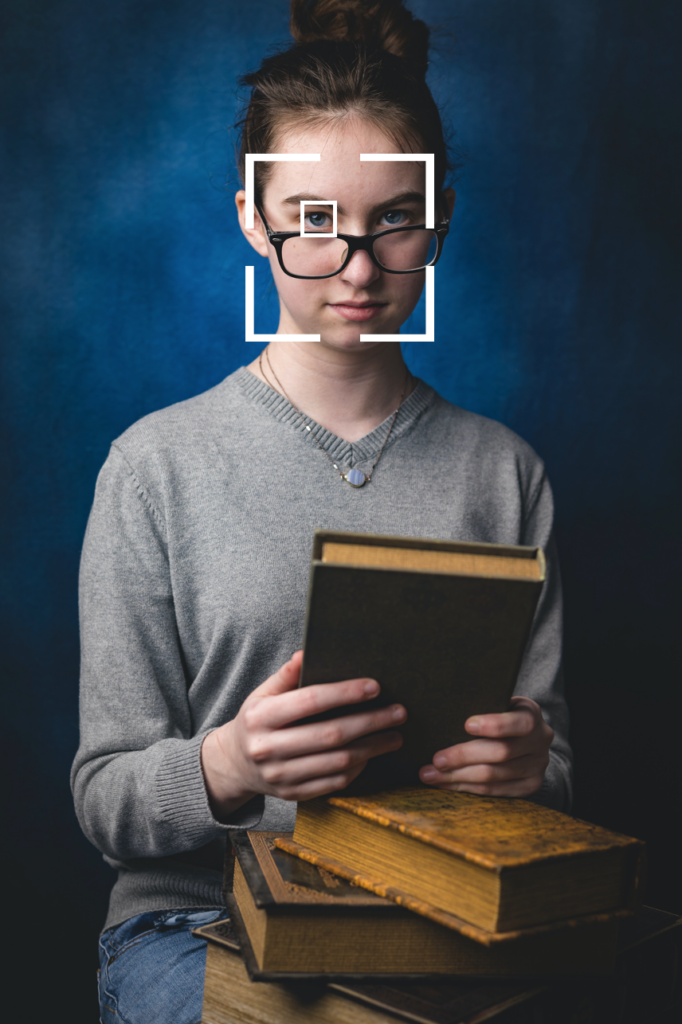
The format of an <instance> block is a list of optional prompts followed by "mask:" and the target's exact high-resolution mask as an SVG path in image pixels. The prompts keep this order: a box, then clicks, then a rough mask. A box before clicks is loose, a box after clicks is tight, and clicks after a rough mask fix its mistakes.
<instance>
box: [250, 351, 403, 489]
mask: <svg viewBox="0 0 682 1024" xmlns="http://www.w3.org/2000/svg"><path fill="white" fill-rule="evenodd" d="M264 351H265V358H266V359H267V361H268V366H269V368H270V373H271V374H272V376H273V377H274V378H275V380H276V382H277V383H278V384H279V387H280V391H281V392H282V394H283V395H284V397H285V398H286V400H287V402H288V403H289V405H290V406H291V407H292V408H293V410H294V412H295V413H296V415H297V416H298V418H299V419H300V421H301V423H302V424H303V426H304V427H305V429H306V430H307V431H308V433H309V434H310V436H311V437H312V439H313V441H314V442H315V444H316V445H317V447H318V448H319V449H320V451H322V452H323V453H324V455H325V456H326V457H327V459H328V460H329V462H330V463H331V464H332V466H333V467H334V469H335V470H336V472H337V473H338V474H339V476H340V477H341V479H342V480H345V481H346V483H347V484H350V486H351V487H364V486H365V484H368V483H369V482H370V480H371V479H372V473H373V472H374V470H375V469H376V466H377V462H378V461H379V459H380V458H381V456H382V454H383V451H384V448H385V447H386V442H387V441H388V439H389V437H390V436H391V431H392V430H393V424H394V423H395V420H396V416H397V415H398V412H399V411H400V406H401V405H402V403H403V398H404V397H405V392H406V391H407V385H408V383H409V381H410V377H411V375H410V371H409V370H408V369H407V367H405V371H406V373H405V385H404V387H403V391H402V394H401V396H400V399H399V401H398V407H397V409H396V411H395V412H394V413H393V416H392V417H391V423H390V426H389V428H388V431H387V433H386V437H385V438H384V443H383V444H382V446H381V448H380V449H379V454H378V455H377V457H376V459H375V460H374V464H373V465H372V468H371V469H370V471H369V473H363V472H361V470H359V469H349V470H348V472H346V473H344V472H343V471H342V470H341V469H339V467H338V466H337V465H336V463H335V462H334V460H333V459H332V458H331V456H330V455H329V454H328V452H327V451H326V449H325V448H324V446H323V445H322V444H321V443H320V441H319V440H318V438H317V437H316V436H315V434H314V433H313V431H312V430H311V428H310V427H309V426H308V424H307V423H306V421H305V419H304V418H303V415H302V414H301V413H300V412H299V410H298V409H297V408H296V406H295V405H294V403H293V402H292V401H291V399H290V398H289V396H288V394H287V393H286V391H285V390H284V386H283V385H282V382H281V381H280V379H279V377H278V376H277V374H276V373H275V371H274V369H273V367H272V363H271V362H270V355H269V353H268V350H267V348H266V349H265V350H264ZM258 367H259V369H260V372H261V373H262V374H263V378H264V380H266V381H267V383H268V384H269V385H270V387H272V385H271V384H270V381H269V380H268V378H267V376H266V373H265V370H264V369H263V353H262V352H261V354H260V356H259V357H258ZM274 390H276V388H273V391H274Z"/></svg>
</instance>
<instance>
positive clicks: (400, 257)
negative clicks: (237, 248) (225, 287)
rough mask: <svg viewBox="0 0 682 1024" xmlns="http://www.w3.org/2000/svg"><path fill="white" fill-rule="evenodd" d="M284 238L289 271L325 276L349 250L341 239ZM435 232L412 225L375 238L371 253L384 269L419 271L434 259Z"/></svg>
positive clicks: (337, 266)
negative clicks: (410, 228)
mask: <svg viewBox="0 0 682 1024" xmlns="http://www.w3.org/2000/svg"><path fill="white" fill-rule="evenodd" d="M319 235H320V236H321V237H318V238H301V237H295V238H287V239H286V241H285V242H284V244H283V245H282V262H283V263H284V266H285V267H286V269H287V270H288V271H290V272H291V273H292V274H300V275H301V276H303V277H324V276H325V275H326V274H333V273H335V272H336V271H338V270H340V269H341V267H342V266H343V261H344V260H345V258H346V254H347V252H348V246H347V244H346V243H345V242H344V240H343V239H342V238H325V237H324V232H319ZM437 251H438V241H437V235H436V232H435V231H431V230H430V229H428V228H413V229H412V230H410V231H397V232H396V233H395V234H388V235H382V236H381V237H380V238H377V239H375V241H374V255H375V256H376V258H377V260H378V261H379V263H380V264H381V266H382V267H385V269H386V270H421V269H422V268H423V267H428V266H429V265H430V264H431V263H432V262H433V260H434V259H435V258H436V252H437Z"/></svg>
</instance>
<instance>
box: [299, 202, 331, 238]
mask: <svg viewBox="0 0 682 1024" xmlns="http://www.w3.org/2000/svg"><path fill="white" fill-rule="evenodd" d="M306 206H331V208H332V230H331V231H307V232H306V229H305V208H306ZM320 235H322V237H323V238H336V199H318V200H317V201H316V202H313V201H312V200H307V199H302V200H301V238H319V237H320Z"/></svg>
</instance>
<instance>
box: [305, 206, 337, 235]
mask: <svg viewBox="0 0 682 1024" xmlns="http://www.w3.org/2000/svg"><path fill="white" fill-rule="evenodd" d="M305 219H306V227H309V228H313V229H315V228H317V229H318V230H319V229H320V228H326V227H328V226H329V227H331V220H330V218H329V214H328V213H322V212H321V211H319V210H318V211H316V212H314V213H307V214H306V217H305ZM327 222H329V224H328V223H327Z"/></svg>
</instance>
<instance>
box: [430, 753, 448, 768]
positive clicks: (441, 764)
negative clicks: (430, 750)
mask: <svg viewBox="0 0 682 1024" xmlns="http://www.w3.org/2000/svg"><path fill="white" fill-rule="evenodd" d="M433 763H434V764H435V766H436V768H447V764H448V759H447V757H444V756H443V755H442V754H436V756H435V757H434V759H433Z"/></svg>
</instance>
